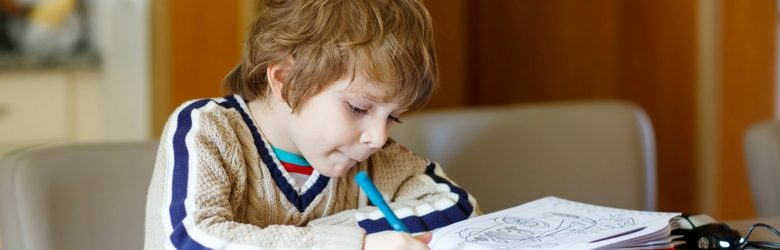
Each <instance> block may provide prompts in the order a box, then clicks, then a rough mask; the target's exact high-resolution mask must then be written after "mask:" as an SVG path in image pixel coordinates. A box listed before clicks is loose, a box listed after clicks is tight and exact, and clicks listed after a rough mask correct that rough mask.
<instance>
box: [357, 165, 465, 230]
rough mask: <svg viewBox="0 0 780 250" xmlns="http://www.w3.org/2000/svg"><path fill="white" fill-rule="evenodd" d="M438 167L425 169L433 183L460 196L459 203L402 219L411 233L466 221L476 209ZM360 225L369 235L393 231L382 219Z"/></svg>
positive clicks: (430, 166)
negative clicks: (440, 173) (442, 174)
mask: <svg viewBox="0 0 780 250" xmlns="http://www.w3.org/2000/svg"><path fill="white" fill-rule="evenodd" d="M435 170H436V165H435V164H434V163H430V164H428V166H427V167H426V168H425V174H426V175H428V177H430V178H431V179H433V181H435V182H436V183H440V184H445V185H447V186H448V187H449V188H450V191H451V192H453V193H455V194H457V195H458V201H457V202H455V204H454V205H453V206H450V207H448V208H446V209H444V210H441V211H434V212H431V213H429V214H426V215H423V216H408V217H406V218H402V219H401V221H403V222H404V224H405V225H406V227H407V228H409V231H411V232H412V233H417V232H425V231H430V230H433V229H437V228H440V227H443V226H446V225H449V224H452V223H455V222H458V221H462V220H465V219H466V218H468V217H469V215H470V214H471V213H472V212H473V211H474V207H473V206H472V205H471V203H470V202H469V196H468V194H467V193H466V191H464V190H463V189H461V188H459V187H457V186H455V185H453V184H452V183H451V182H449V181H447V179H444V178H442V177H441V176H438V175H436V173H435ZM358 225H360V227H362V228H363V229H365V230H366V232H367V233H369V234H370V233H376V232H382V231H387V230H393V227H392V226H390V223H388V222H387V220H386V219H385V218H384V217H382V218H379V219H376V220H370V219H366V220H362V221H359V222H358Z"/></svg>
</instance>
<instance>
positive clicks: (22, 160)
mask: <svg viewBox="0 0 780 250" xmlns="http://www.w3.org/2000/svg"><path fill="white" fill-rule="evenodd" d="M156 145H157V143H156V142H137V143H136V142H134V143H99V144H98V143H96V144H65V145H53V146H44V147H37V148H31V149H27V150H22V151H17V152H14V153H11V154H9V155H7V156H6V157H5V158H3V159H2V161H0V198H2V202H0V219H1V220H0V233H2V237H0V238H1V241H2V244H3V248H2V249H4V250H32V249H34V250H47V249H80V250H85V249H86V250H90V249H142V248H143V241H144V213H145V204H146V192H147V189H148V186H149V180H150V178H151V174H152V169H153V167H154V166H153V165H154V159H155V155H156V151H157V149H156V147H157V146H156Z"/></svg>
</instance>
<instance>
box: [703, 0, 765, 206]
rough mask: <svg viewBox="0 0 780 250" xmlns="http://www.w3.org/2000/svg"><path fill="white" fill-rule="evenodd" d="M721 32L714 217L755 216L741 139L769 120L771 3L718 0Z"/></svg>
mask: <svg viewBox="0 0 780 250" xmlns="http://www.w3.org/2000/svg"><path fill="white" fill-rule="evenodd" d="M721 2H722V4H723V6H722V7H721V10H722V11H723V12H722V14H721V15H722V22H723V31H722V38H721V41H722V42H723V45H722V52H721V53H722V59H721V62H722V69H723V70H722V75H721V79H722V86H721V88H722V89H721V93H722V95H721V97H720V98H721V100H722V102H721V113H720V119H721V120H720V124H722V126H721V129H720V131H719V133H720V137H721V141H722V144H721V152H720V159H719V160H720V162H721V164H720V166H719V168H718V173H719V175H718V181H719V184H720V185H717V187H718V190H717V193H718V197H719V199H718V203H719V204H718V207H719V208H720V211H718V215H719V216H720V217H721V218H723V219H735V218H748V217H753V216H755V213H754V211H753V209H754V207H753V203H752V199H751V197H750V191H749V188H748V183H747V176H746V173H745V160H744V154H743V149H742V137H743V135H744V133H745V131H746V129H747V127H748V126H749V125H750V124H752V123H755V122H758V121H761V120H767V119H770V118H771V117H772V114H773V112H774V111H773V106H774V103H773V101H774V96H773V95H774V93H775V91H774V63H775V62H774V60H775V59H774V55H775V25H777V24H776V23H775V18H776V17H775V11H776V8H775V1H772V0H751V1H721Z"/></svg>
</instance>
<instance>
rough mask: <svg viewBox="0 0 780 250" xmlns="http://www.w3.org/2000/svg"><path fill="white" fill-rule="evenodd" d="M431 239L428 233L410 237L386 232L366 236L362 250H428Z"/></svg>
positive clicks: (399, 233)
mask: <svg viewBox="0 0 780 250" xmlns="http://www.w3.org/2000/svg"><path fill="white" fill-rule="evenodd" d="M431 237H433V235H432V234H431V233H430V232H425V233H423V234H421V235H417V236H412V235H410V234H408V233H404V232H396V231H386V232H381V233H375V234H370V235H368V236H366V241H365V242H364V243H363V249H364V250H374V249H399V250H400V249H404V250H407V249H409V250H412V249H413V250H429V249H430V248H428V242H430V241H431Z"/></svg>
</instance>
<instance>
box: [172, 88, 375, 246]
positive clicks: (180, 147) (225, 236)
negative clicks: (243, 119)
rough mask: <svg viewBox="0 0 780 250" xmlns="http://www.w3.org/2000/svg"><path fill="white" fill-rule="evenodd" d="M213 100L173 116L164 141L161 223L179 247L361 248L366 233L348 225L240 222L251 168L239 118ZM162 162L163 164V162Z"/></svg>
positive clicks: (178, 111)
mask: <svg viewBox="0 0 780 250" xmlns="http://www.w3.org/2000/svg"><path fill="white" fill-rule="evenodd" d="M219 108H220V106H219V105H218V104H216V103H215V102H214V101H211V100H202V101H195V102H192V103H189V104H186V105H184V106H182V107H181V108H180V109H179V110H177V111H176V112H175V113H174V115H173V116H172V117H171V120H169V123H175V125H172V126H166V131H165V132H164V134H163V141H162V143H164V144H165V147H166V150H165V152H162V154H163V155H162V156H158V158H159V157H164V158H166V159H165V160H159V159H158V162H160V163H161V164H164V165H165V166H162V167H164V168H165V169H166V171H167V172H168V174H167V178H165V184H164V186H163V187H164V188H163V189H164V193H165V195H164V199H163V201H162V207H161V208H160V209H161V211H162V224H163V225H162V227H163V232H165V237H166V240H167V241H168V242H166V243H165V245H166V246H167V247H168V248H177V249H231V248H242V249H244V248H246V249H268V248H284V249H303V248H305V249H310V248H323V249H361V248H362V242H363V237H364V236H365V231H364V230H363V229H361V228H359V227H355V226H349V225H310V226H305V227H299V226H292V225H269V226H266V227H260V226H256V225H252V224H248V223H242V222H239V221H235V218H236V217H235V216H234V210H233V208H234V207H235V206H234V205H236V204H237V203H238V202H240V200H241V199H242V197H243V196H244V195H245V194H246V189H247V183H246V176H245V173H246V167H247V164H245V162H244V161H245V159H244V157H243V155H242V153H241V147H240V145H238V144H241V143H242V142H241V141H240V139H239V137H240V135H238V134H237V133H240V131H237V130H235V129H233V127H234V126H235V119H230V117H227V116H225V115H224V114H223V115H220V113H219V112H213V111H214V109H219ZM160 163H158V164H160Z"/></svg>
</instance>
